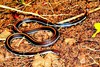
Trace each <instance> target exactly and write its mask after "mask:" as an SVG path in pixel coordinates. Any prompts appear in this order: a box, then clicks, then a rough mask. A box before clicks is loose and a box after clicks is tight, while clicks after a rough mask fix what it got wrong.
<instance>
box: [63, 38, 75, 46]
mask: <svg viewBox="0 0 100 67" xmlns="http://www.w3.org/2000/svg"><path fill="white" fill-rule="evenodd" d="M64 42H65V43H66V44H69V45H72V44H74V43H75V42H76V39H75V38H65V40H64Z"/></svg>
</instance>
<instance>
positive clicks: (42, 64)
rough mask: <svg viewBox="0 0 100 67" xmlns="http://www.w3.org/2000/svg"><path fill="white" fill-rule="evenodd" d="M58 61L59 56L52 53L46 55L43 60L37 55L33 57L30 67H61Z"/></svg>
mask: <svg viewBox="0 0 100 67" xmlns="http://www.w3.org/2000/svg"><path fill="white" fill-rule="evenodd" d="M58 59H59V56H57V55H55V54H52V53H48V54H47V55H45V57H44V58H43V57H41V56H40V55H39V54H37V55H36V56H35V57H34V61H33V63H32V66H33V67H52V66H54V65H56V66H57V67H59V66H60V67H62V66H61V64H60V62H59V60H58ZM53 64H54V65H53Z"/></svg>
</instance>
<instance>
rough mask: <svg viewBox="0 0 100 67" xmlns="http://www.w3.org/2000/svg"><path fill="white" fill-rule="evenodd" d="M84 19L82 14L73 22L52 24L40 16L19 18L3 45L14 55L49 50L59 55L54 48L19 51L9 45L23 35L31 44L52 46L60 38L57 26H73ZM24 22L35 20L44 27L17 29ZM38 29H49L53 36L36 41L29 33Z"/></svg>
mask: <svg viewBox="0 0 100 67" xmlns="http://www.w3.org/2000/svg"><path fill="white" fill-rule="evenodd" d="M85 19H86V15H84V16H82V17H81V19H79V20H77V21H75V22H72V23H70V22H66V23H64V24H53V23H51V22H47V21H46V20H43V19H40V18H28V19H24V20H21V21H19V22H16V23H14V26H13V28H12V30H13V31H14V32H15V33H14V34H11V35H9V36H8V37H7V38H6V41H5V47H6V49H7V50H8V51H10V52H12V53H14V54H15V55H19V56H34V55H36V54H37V53H39V54H41V55H42V54H47V53H50V52H51V53H54V54H57V55H59V53H60V51H59V50H55V49H50V50H43V51H38V52H19V51H16V50H14V49H13V48H12V47H11V41H12V40H13V39H16V38H22V37H25V39H26V40H27V41H29V42H30V43H31V44H32V45H33V46H40V47H49V46H52V45H53V44H54V43H56V42H57V40H58V39H59V38H60V33H59V32H58V30H57V28H59V27H71V26H74V25H77V24H79V23H81V22H82V21H84V20H85ZM24 22H25V23H30V22H32V23H35V22H37V23H39V24H42V25H44V27H40V28H36V29H33V30H30V31H21V30H19V27H20V26H21V25H22V24H23V23H24ZM39 30H49V31H51V32H52V33H53V36H52V37H51V38H50V39H48V40H45V41H43V42H38V41H36V40H34V39H33V38H32V37H31V36H30V35H29V34H32V33H35V32H37V31H39Z"/></svg>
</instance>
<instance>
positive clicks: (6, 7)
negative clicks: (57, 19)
mask: <svg viewBox="0 0 100 67" xmlns="http://www.w3.org/2000/svg"><path fill="white" fill-rule="evenodd" d="M0 7H1V8H5V9H9V10H12V11H17V12H19V13H23V14H31V15H34V16H38V17H40V18H43V19H46V20H47V18H44V17H42V16H41V15H39V14H36V13H32V12H25V11H21V10H18V9H15V8H11V7H8V6H4V5H0Z"/></svg>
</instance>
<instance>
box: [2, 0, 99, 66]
mask: <svg viewBox="0 0 100 67" xmlns="http://www.w3.org/2000/svg"><path fill="white" fill-rule="evenodd" d="M32 1H33V0H25V3H26V4H27V3H29V2H32ZM0 4H2V5H6V6H9V7H13V8H16V9H20V10H23V11H29V12H34V13H38V14H39V15H41V16H44V17H45V18H47V19H49V20H50V22H51V23H58V22H59V21H62V20H64V19H67V18H70V17H73V16H75V15H78V14H81V13H83V12H84V11H85V10H86V9H88V10H92V9H95V8H97V7H98V6H100V2H99V0H63V1H62V0H34V1H33V2H32V3H31V4H30V6H26V5H23V4H22V3H21V1H20V0H14V1H13V0H0ZM13 12H14V11H11V10H7V9H2V8H0V33H2V32H3V31H4V30H5V29H8V30H9V31H10V32H11V33H13V30H12V29H11V27H10V26H9V24H14V23H15V22H18V21H20V20H23V19H25V18H32V17H33V16H31V15H24V14H21V13H17V12H16V13H17V14H18V15H19V18H18V19H17V20H16V19H14V18H13V16H12V14H13ZM60 14H64V15H62V16H60ZM48 15H49V16H48ZM56 15H58V16H56ZM97 22H100V10H99V11H96V12H94V13H91V14H89V15H88V16H87V18H86V20H84V21H83V22H82V23H81V24H78V25H76V26H72V27H69V28H59V29H58V31H59V32H60V38H59V40H58V41H57V42H56V43H55V44H54V45H53V46H50V47H46V48H45V47H34V46H31V45H30V43H28V42H27V41H26V40H23V42H22V43H21V45H19V46H18V45H17V46H16V45H15V44H16V43H17V42H18V41H19V40H20V39H16V40H15V41H13V43H12V47H14V48H17V49H16V50H18V51H19V50H20V49H21V51H27V50H28V49H30V50H28V51H30V52H31V51H34V52H35V51H36V52H37V51H40V50H46V49H56V50H59V51H60V59H63V63H62V64H64V66H62V67H100V33H98V34H97V35H96V37H94V38H92V35H93V33H95V32H96V29H95V28H94V24H95V23H97ZM26 25H29V24H26ZM30 25H33V26H30V27H31V28H30V27H29V28H30V29H34V28H38V27H42V26H43V25H40V24H38V23H33V24H32V23H31V24H30ZM29 28H26V29H24V27H22V28H20V30H27V29H29ZM41 33H45V32H43V31H42V32H41ZM38 35H39V34H38V33H37V35H36V36H38ZM47 35H48V34H47ZM34 36H35V35H34ZM36 38H37V39H39V38H38V37H36ZM48 38H49V37H48ZM48 38H46V39H48ZM42 39H43V37H42ZM66 40H67V41H66ZM39 41H41V40H39ZM13 44H14V45H13ZM0 59H1V60H0V67H32V62H33V61H34V57H20V56H17V55H15V54H12V53H11V52H9V51H8V50H7V49H6V48H5V41H2V40H0ZM60 61H61V62H62V60H60ZM57 67H59V66H57Z"/></svg>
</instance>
